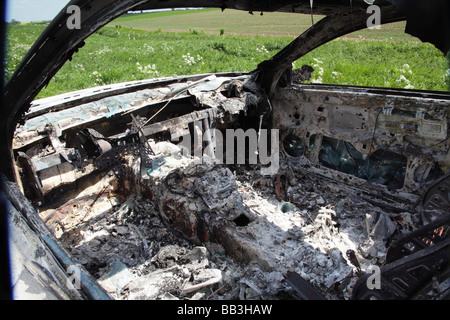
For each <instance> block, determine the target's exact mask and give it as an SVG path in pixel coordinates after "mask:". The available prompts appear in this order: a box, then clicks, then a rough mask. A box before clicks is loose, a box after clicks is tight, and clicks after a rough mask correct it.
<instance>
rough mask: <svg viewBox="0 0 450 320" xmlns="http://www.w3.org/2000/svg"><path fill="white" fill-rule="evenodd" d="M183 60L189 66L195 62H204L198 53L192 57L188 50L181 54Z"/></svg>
mask: <svg viewBox="0 0 450 320" xmlns="http://www.w3.org/2000/svg"><path fill="white" fill-rule="evenodd" d="M181 57H182V58H183V60H184V63H186V64H187V65H189V66H192V65H194V64H196V63H201V64H204V62H203V57H202V56H200V55H197V56H196V57H192V56H191V54H190V53H189V52H188V53H187V54H183V55H182V56H181Z"/></svg>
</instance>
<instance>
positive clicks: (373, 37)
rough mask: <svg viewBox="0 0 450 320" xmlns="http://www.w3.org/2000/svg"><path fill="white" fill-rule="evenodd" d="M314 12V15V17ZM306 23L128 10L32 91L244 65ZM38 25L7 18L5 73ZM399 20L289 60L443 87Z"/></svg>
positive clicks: (338, 80)
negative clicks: (41, 86)
mask: <svg viewBox="0 0 450 320" xmlns="http://www.w3.org/2000/svg"><path fill="white" fill-rule="evenodd" d="M320 18H321V17H320V16H314V17H313V19H314V22H317V21H318V20H319V19H320ZM310 26H311V16H309V15H294V14H283V13H264V15H263V16H261V15H260V14H259V13H257V12H255V13H254V15H250V14H249V13H247V12H237V11H232V10H225V11H224V12H221V11H220V10H211V9H208V10H188V11H167V12H156V13H143V14H129V15H126V16H124V17H121V18H119V19H117V20H115V21H113V22H111V23H110V24H109V25H107V26H106V27H104V28H102V29H101V30H99V31H98V32H96V33H95V34H94V35H93V36H91V37H90V38H88V39H87V41H86V44H85V46H84V47H83V48H81V49H80V50H79V52H78V53H77V54H75V55H74V56H73V59H72V61H68V62H66V64H65V65H64V66H63V67H62V68H61V70H60V71H59V72H58V73H57V74H56V76H55V77H54V78H53V79H52V80H51V81H50V83H49V84H48V86H47V87H46V88H44V89H43V90H42V91H41V93H40V94H39V95H38V98H43V97H47V96H52V95H55V94H59V93H64V92H70V91H74V90H79V89H84V88H88V87H94V86H98V85H105V84H111V83H118V82H124V81H131V80H141V79H147V78H155V77H165V76H175V75H188V74H198V73H208V72H231V71H244V72H246V71H251V70H254V69H255V68H256V67H257V65H258V64H259V63H260V62H262V61H264V60H266V59H269V58H270V57H272V56H273V55H275V54H276V53H277V52H278V51H280V50H281V49H282V48H283V47H284V46H286V45H287V44H288V43H289V42H290V41H292V40H293V39H294V38H295V37H296V36H298V35H299V34H300V33H301V32H303V31H304V30H306V29H307V28H309V27H310ZM44 28H45V25H42V24H32V23H28V24H22V25H10V26H9V27H8V35H7V43H6V45H7V59H6V69H5V73H6V79H8V78H9V77H10V76H11V75H12V73H13V72H14V70H15V68H16V67H17V65H18V64H19V63H20V61H21V60H22V58H23V57H24V56H25V54H26V52H27V51H28V50H29V48H30V47H31V45H32V44H33V42H34V41H35V40H36V39H37V38H38V36H39V35H40V34H41V33H42V31H43V30H44ZM403 29H404V23H396V24H390V25H386V26H382V28H381V30H365V31H360V32H357V33H353V34H350V35H348V36H346V37H343V38H340V39H336V40H334V41H332V42H330V43H328V44H326V45H323V46H321V47H320V48H317V49H316V50H314V51H312V52H310V53H309V54H307V55H306V56H304V57H302V58H301V59H299V60H298V61H296V62H295V63H294V67H295V68H300V67H301V66H302V65H303V64H308V65H311V66H312V67H313V68H314V69H315V72H314V73H313V77H312V79H311V81H312V82H315V83H328V84H343V85H363V86H376V87H394V88H414V89H422V90H439V91H447V90H449V84H450V70H449V68H450V66H449V62H448V59H447V58H446V57H445V56H444V55H443V54H442V53H441V52H440V51H439V50H437V49H436V48H435V47H434V46H433V45H431V44H428V43H421V42H420V41H418V40H417V39H415V38H413V37H410V36H409V35H406V34H404V32H403Z"/></svg>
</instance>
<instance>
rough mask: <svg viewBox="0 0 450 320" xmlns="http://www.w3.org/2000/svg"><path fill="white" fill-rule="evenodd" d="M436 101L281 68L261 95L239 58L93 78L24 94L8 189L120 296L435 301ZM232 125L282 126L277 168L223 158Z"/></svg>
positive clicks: (443, 230)
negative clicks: (85, 84)
mask: <svg viewBox="0 0 450 320" xmlns="http://www.w3.org/2000/svg"><path fill="white" fill-rule="evenodd" d="M448 99H449V98H448V96H445V95H442V96H441V95H439V94H424V93H419V92H402V91H400V92H399V91H394V90H389V89H385V90H384V89H368V88H347V87H346V88H344V87H336V86H333V87H330V86H323V85H321V86H318V85H307V86H302V85H296V84H291V83H288V84H286V85H285V86H284V87H278V88H277V91H276V94H273V95H272V97H271V98H269V97H268V96H267V95H266V93H265V91H264V90H262V89H261V87H260V86H259V85H258V84H257V82H255V81H254V77H253V75H250V74H216V75H199V76H192V77H178V78H166V79H160V80H147V81H141V82H133V83H127V84H118V85H112V86H105V87H101V88H96V89H88V90H84V91H80V92H76V93H72V94H67V95H62V96H58V97H54V98H48V99H42V100H38V101H35V102H33V104H32V106H31V108H30V110H29V112H28V113H26V114H25V118H24V119H23V120H24V121H23V124H22V125H20V126H18V127H17V130H16V132H15V135H14V140H13V150H14V154H15V155H16V158H17V166H16V170H17V173H18V176H19V177H20V180H19V189H20V190H21V191H22V192H23V193H24V194H25V195H26V197H27V198H28V199H30V201H32V203H33V205H34V208H35V209H36V210H38V212H39V213H38V215H39V218H40V219H42V221H43V222H44V223H45V227H44V226H43V229H45V228H47V230H49V233H47V237H48V238H47V239H53V240H47V243H53V242H55V243H56V242H57V243H59V244H60V245H61V246H62V247H63V248H65V249H63V251H64V253H61V255H62V256H64V257H71V259H72V260H71V261H73V262H74V263H76V264H77V265H79V266H81V267H82V269H83V270H84V272H86V274H88V275H89V276H88V278H87V279H90V280H91V282H92V283H94V284H95V283H97V284H99V285H100V287H99V289H98V290H99V291H100V292H103V291H104V292H106V296H108V297H112V298H115V299H191V300H198V299H214V300H220V299H225V300H230V299H241V300H245V299H369V298H378V299H392V298H398V299H409V298H424V299H437V298H441V297H444V296H446V295H448V288H449V283H448V279H447V278H448V256H449V252H448V251H449V250H448V249H449V248H448V222H449V221H448V208H449V207H450V206H449V202H448V195H447V193H448V190H449V183H450V180H449V179H450V178H449V177H448V175H447V174H448V169H449V168H448V165H449V163H450V162H449V152H448V150H449V149H450V146H449V142H448V140H447V132H448V124H449V117H448V103H449V100H448ZM237 128H243V129H244V130H247V129H254V130H256V131H257V132H261V130H262V129H277V130H279V131H278V132H279V140H278V141H275V144H277V145H279V147H278V150H279V157H278V158H277V161H278V170H277V172H276V173H274V174H272V175H264V174H262V173H261V172H262V171H261V168H263V167H264V164H261V163H260V162H257V163H249V161H248V160H249V158H250V156H251V155H250V154H249V153H247V154H245V161H244V163H237V162H236V159H237V157H238V155H239V154H235V158H234V160H235V161H234V162H229V163H226V161H224V160H223V159H224V157H222V158H218V157H217V153H216V151H217V149H218V146H220V144H219V143H218V140H217V138H218V137H216V136H215V135H214V134H212V135H211V134H210V133H214V132H223V133H224V134H223V135H222V136H223V137H224V138H225V139H226V138H227V136H226V134H225V131H226V129H237ZM210 129H216V130H218V131H214V130H210ZM232 139H236V138H232ZM199 141H200V143H199ZM271 141H272V142H273V140H270V141H268V142H267V143H269V144H270V143H271ZM187 142H188V143H187ZM222 145H225V142H223V144H222ZM208 147H209V148H208ZM268 149H270V148H268ZM207 150H209V151H211V150H212V151H213V152H207ZM247 150H248V148H247ZM272 150H274V149H273V148H272ZM232 151H235V150H232ZM232 151H230V150H229V149H227V150H226V152H228V153H230V152H232ZM224 156H225V155H224ZM241 156H242V155H241ZM274 159H275V158H274ZM221 160H222V161H221ZM19 202H20V201H19ZM29 210H32V209H29ZM53 254H55V253H53ZM55 255H56V256H57V257H59V255H58V254H55ZM59 260H60V261H61V258H59ZM376 267H378V268H379V270H380V274H381V277H380V278H379V279H380V281H381V283H380V286H379V289H378V288H375V289H373V288H372V290H370V289H369V288H368V286H367V283H368V281H369V280H370V279H369V280H368V277H370V276H372V275H373V274H372V273H373V270H375V268H376ZM375 280H377V279H375ZM370 281H372V280H370ZM86 286H87V287H88V286H89V285H86ZM92 286H94V287H95V285H92ZM92 295H94V297H95V294H92ZM71 298H74V297H71ZM75 298H80V297H78V296H77V297H75Z"/></svg>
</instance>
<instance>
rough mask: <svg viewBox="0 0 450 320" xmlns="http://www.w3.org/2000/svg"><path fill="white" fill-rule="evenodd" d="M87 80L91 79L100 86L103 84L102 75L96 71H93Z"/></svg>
mask: <svg viewBox="0 0 450 320" xmlns="http://www.w3.org/2000/svg"><path fill="white" fill-rule="evenodd" d="M89 78H91V79H93V80H94V81H95V83H97V84H101V83H102V82H103V79H102V74H101V73H99V72H98V71H93V72H92V74H91V75H90V76H89Z"/></svg>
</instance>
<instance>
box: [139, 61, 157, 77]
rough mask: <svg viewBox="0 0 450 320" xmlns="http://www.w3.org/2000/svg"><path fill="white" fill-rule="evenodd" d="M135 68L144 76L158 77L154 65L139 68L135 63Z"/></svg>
mask: <svg viewBox="0 0 450 320" xmlns="http://www.w3.org/2000/svg"><path fill="white" fill-rule="evenodd" d="M136 66H137V68H138V70H139V71H140V72H142V73H144V74H152V75H155V76H157V75H159V72H158V71H157V70H156V65H155V64H148V65H146V66H141V64H140V63H139V62H136Z"/></svg>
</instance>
